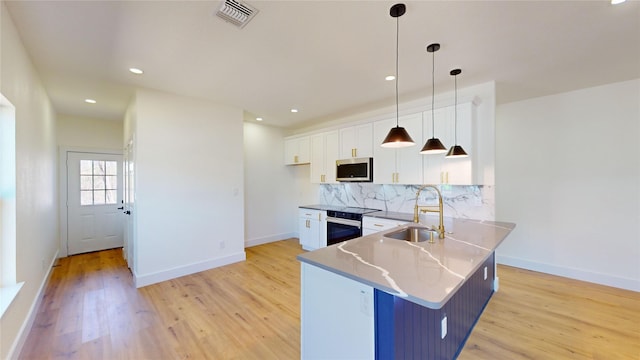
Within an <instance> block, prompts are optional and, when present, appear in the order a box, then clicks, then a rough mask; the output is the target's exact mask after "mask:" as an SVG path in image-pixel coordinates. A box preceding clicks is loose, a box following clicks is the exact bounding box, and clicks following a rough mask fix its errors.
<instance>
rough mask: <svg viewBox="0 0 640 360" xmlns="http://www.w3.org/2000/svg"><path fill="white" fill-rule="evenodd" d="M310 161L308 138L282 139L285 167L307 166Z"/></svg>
mask: <svg viewBox="0 0 640 360" xmlns="http://www.w3.org/2000/svg"><path fill="white" fill-rule="evenodd" d="M309 161H311V146H310V144H309V137H308V136H302V137H292V138H286V139H284V163H285V165H298V164H308V163H309Z"/></svg>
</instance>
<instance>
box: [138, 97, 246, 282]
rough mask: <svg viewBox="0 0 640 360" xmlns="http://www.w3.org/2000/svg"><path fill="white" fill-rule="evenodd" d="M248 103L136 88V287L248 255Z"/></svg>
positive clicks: (226, 262)
mask: <svg viewBox="0 0 640 360" xmlns="http://www.w3.org/2000/svg"><path fill="white" fill-rule="evenodd" d="M242 131H243V114H242V110H240V109H236V108H232V107H228V106H221V105H217V104H214V103H211V102H209V101H205V100H199V99H193V98H188V97H182V96H177V95H173V94H168V93H161V92H157V91H151V90H138V91H137V92H136V98H135V144H134V146H135V152H136V168H135V178H136V179H135V186H136V194H135V197H136V205H135V211H136V217H135V221H136V239H135V240H134V242H135V248H136V249H135V255H134V256H135V265H134V275H135V277H136V285H137V286H138V287H140V286H145V285H148V284H151V283H155V282H159V281H164V280H168V279H171V278H175V277H178V276H182V275H186V274H190V273H194V272H198V271H203V270H206V269H210V268H213V267H216V266H221V265H225V264H228V263H232V262H236V261H241V260H244V258H245V254H244V221H243V216H244V214H243V212H244V208H243V203H244V196H243V194H244V191H243V189H244V182H243V173H244V168H243V134H242Z"/></svg>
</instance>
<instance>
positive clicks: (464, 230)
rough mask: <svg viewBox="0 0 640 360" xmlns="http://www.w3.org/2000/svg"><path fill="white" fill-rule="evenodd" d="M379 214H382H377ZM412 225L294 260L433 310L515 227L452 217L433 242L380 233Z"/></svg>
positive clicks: (305, 254)
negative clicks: (414, 240) (393, 236)
mask: <svg viewBox="0 0 640 360" xmlns="http://www.w3.org/2000/svg"><path fill="white" fill-rule="evenodd" d="M381 213H384V212H383V211H381V212H380V214H378V215H382V214H381ZM404 215H407V214H404ZM367 216H371V214H367ZM380 217H382V216H380ZM387 218H389V217H387ZM398 220H402V219H398ZM415 225H416V224H408V225H403V226H399V227H397V228H394V229H391V230H386V231H381V232H378V233H375V234H371V235H367V236H363V237H360V238H357V239H352V240H348V241H345V242H342V243H339V244H335V245H331V246H328V247H325V248H321V249H318V250H315V251H311V252H308V253H304V254H300V255H298V260H300V261H301V262H304V263H308V264H311V265H315V266H318V267H320V268H323V269H325V270H328V271H331V272H334V273H336V274H339V275H342V276H345V277H347V278H350V279H353V280H355V281H359V282H361V283H363V284H366V285H369V286H372V287H374V288H377V289H379V290H382V291H385V292H387V293H390V294H392V295H395V296H399V297H403V298H405V299H407V300H409V301H412V302H414V303H416V304H419V305H422V306H426V307H428V308H432V309H439V308H441V307H442V306H443V305H444V304H445V303H446V302H447V301H448V300H449V299H450V298H451V296H453V294H454V293H455V292H456V291H457V290H458V289H459V288H460V287H461V286H462V284H464V282H465V280H466V279H467V278H468V277H469V276H471V275H472V274H473V273H474V272H475V271H476V270H477V269H478V268H479V267H480V265H481V264H482V263H484V261H486V260H487V259H488V258H489V256H491V254H492V253H493V252H494V251H495V249H496V248H497V247H498V245H500V243H501V242H502V241H503V240H504V239H505V238H506V237H507V235H509V233H510V232H511V230H513V228H514V227H515V224H512V223H504V222H493V221H479V220H466V219H452V220H451V222H450V225H451V226H449V227H447V228H446V231H447V234H446V238H445V239H443V240H440V239H437V238H436V242H435V243H434V244H430V243H429V242H420V243H413V242H408V241H403V240H396V239H390V238H386V237H384V235H385V234H387V233H390V232H393V231H397V230H399V229H402V228H406V227H407V226H415Z"/></svg>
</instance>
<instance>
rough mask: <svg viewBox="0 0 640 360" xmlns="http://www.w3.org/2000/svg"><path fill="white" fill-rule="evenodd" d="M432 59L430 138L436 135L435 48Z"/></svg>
mask: <svg viewBox="0 0 640 360" xmlns="http://www.w3.org/2000/svg"><path fill="white" fill-rule="evenodd" d="M431 54H432V55H433V56H432V61H431V138H432V139H433V138H435V137H436V125H435V120H434V116H435V115H434V114H433V112H434V110H433V106H434V99H435V97H436V80H435V72H436V52H435V50H434V51H433V52H432V53H431Z"/></svg>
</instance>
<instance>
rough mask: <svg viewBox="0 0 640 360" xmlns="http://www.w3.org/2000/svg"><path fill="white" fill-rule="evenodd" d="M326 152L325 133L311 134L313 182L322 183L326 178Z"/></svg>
mask: <svg viewBox="0 0 640 360" xmlns="http://www.w3.org/2000/svg"><path fill="white" fill-rule="evenodd" d="M325 152H326V151H325V135H324V133H323V134H317V135H313V136H311V166H310V168H311V169H310V173H311V183H314V184H319V183H322V182H323V180H324V178H325V174H326V171H325V170H326V168H325V166H326V161H325ZM334 171H335V170H334Z"/></svg>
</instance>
